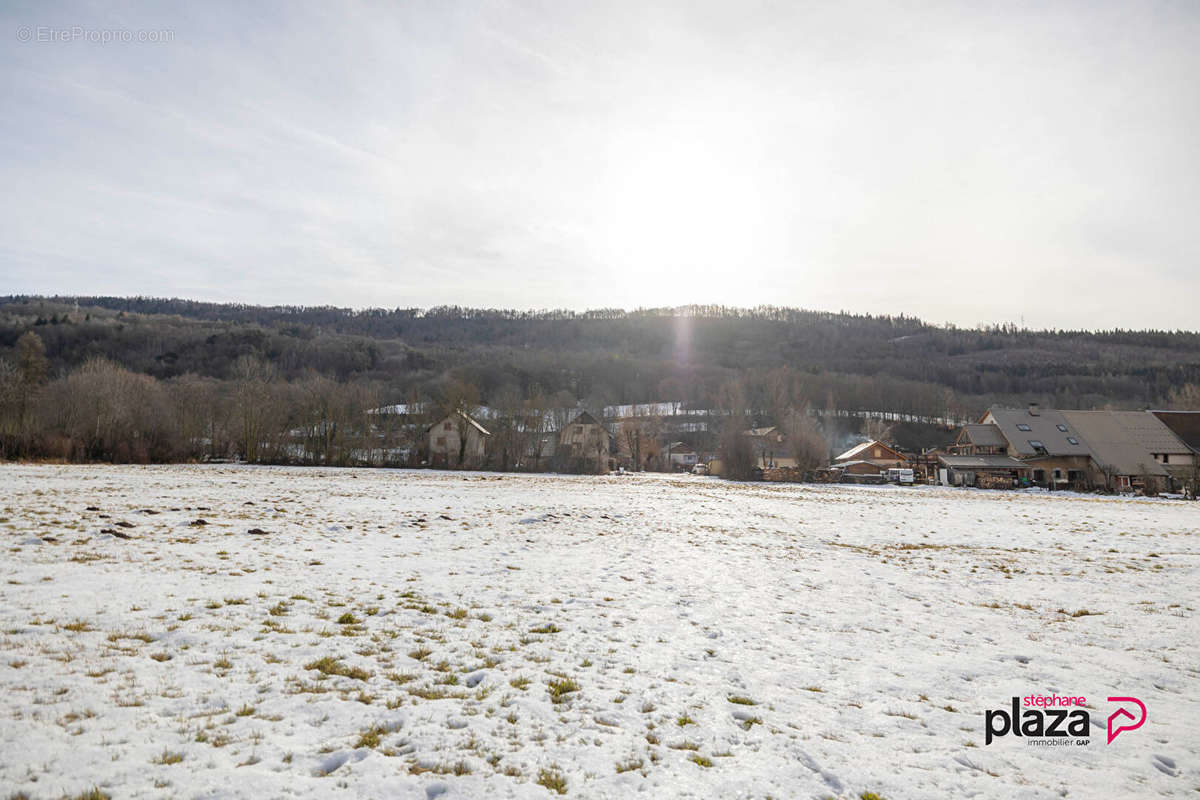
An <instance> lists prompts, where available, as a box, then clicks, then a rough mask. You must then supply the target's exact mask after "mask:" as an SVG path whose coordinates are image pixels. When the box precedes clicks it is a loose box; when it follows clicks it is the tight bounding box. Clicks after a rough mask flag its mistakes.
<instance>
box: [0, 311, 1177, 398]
mask: <svg viewBox="0 0 1200 800" xmlns="http://www.w3.org/2000/svg"><path fill="white" fill-rule="evenodd" d="M29 330H33V331H35V332H37V334H38V335H39V337H40V338H41V339H42V341H43V342H44V344H45V348H46V355H47V357H48V359H49V362H50V367H51V370H52V371H59V372H61V371H64V370H68V369H70V368H72V367H75V366H77V365H79V364H81V363H83V362H84V361H86V360H87V359H89V358H92V357H96V356H100V357H105V358H108V359H110V360H112V361H115V362H117V363H119V364H121V365H123V366H125V367H127V368H129V369H131V370H134V371H136V372H143V373H146V374H149V375H153V376H155V377H158V378H171V377H175V376H180V375H184V374H196V375H202V376H211V377H215V378H227V377H229V375H230V374H231V369H232V367H233V363H234V362H235V360H237V359H238V358H239V357H241V356H253V357H256V358H258V359H261V360H263V361H264V362H269V363H270V364H272V365H274V366H275V367H276V368H277V369H278V371H279V374H280V375H281V376H283V377H285V378H286V377H291V378H294V377H299V376H301V375H303V374H311V372H312V371H315V372H317V373H320V374H324V375H327V376H330V377H335V378H337V379H339V380H370V381H375V382H380V383H382V384H384V385H386V386H388V387H390V390H391V391H392V392H393V393H395V394H396V395H397V396H400V395H403V394H404V393H411V392H413V391H435V390H436V384H437V383H438V382H439V381H444V380H446V379H447V378H448V376H452V377H454V378H456V379H461V380H467V381H470V382H471V383H472V384H473V385H474V386H476V387H478V389H479V391H480V393H481V399H482V400H484V401H487V400H488V395H489V394H490V393H494V392H496V391H498V390H499V389H500V388H501V387H506V386H514V387H516V388H518V389H520V390H522V391H526V392H527V391H529V389H530V387H531V386H534V385H536V386H537V388H538V389H539V390H540V391H544V392H559V391H563V392H569V393H571V394H573V395H574V396H575V397H577V398H579V399H581V400H583V399H596V400H600V399H602V400H606V401H610V402H621V403H625V402H641V401H645V400H650V399H682V400H685V401H691V402H695V403H702V404H713V403H714V402H716V400H717V399H718V398H717V397H716V396H717V394H718V393H720V392H721V390H722V386H723V385H725V384H728V383H729V382H730V381H737V380H739V379H741V380H742V381H743V383H746V381H745V379H746V378H747V377H749V378H750V380H749V382H748V383H747V391H748V393H749V395H750V396H749V398H748V400H749V401H750V402H751V404H752V405H753V404H754V401H755V400H756V397H755V393H756V392H758V393H761V392H763V391H769V388H758V389H756V388H755V385H756V383H755V380H754V379H755V377H756V376H757V377H758V378H761V377H762V376H764V375H766V374H768V373H770V372H772V371H774V372H776V373H778V372H779V370H780V368H786V370H785V372H786V373H788V374H789V376H790V377H789V381H790V382H791V383H792V384H795V383H796V382H799V384H800V388H799V389H796V388H795V386H793V387H792V389H790V390H789V391H799V392H800V393H801V394H805V395H809V396H808V397H806V398H805V399H807V400H808V401H809V402H811V403H814V404H816V405H826V404H827V403H828V402H830V401H831V402H832V403H833V404H835V405H837V406H840V407H850V406H860V407H864V406H869V405H871V404H880V406H881V407H883V408H892V409H895V410H904V411H917V412H939V411H943V410H945V409H946V408H947V407H948V406H950V405H952V404H953V405H957V406H959V407H960V408H961V409H962V410H967V411H975V410H977V409H979V408H981V407H983V406H986V405H987V404H988V403H991V402H1015V403H1023V402H1025V401H1026V400H1040V401H1042V402H1045V403H1052V404H1055V405H1059V406H1068V407H1080V408H1090V407H1096V406H1101V405H1105V404H1113V405H1117V406H1125V407H1143V406H1148V405H1149V406H1153V405H1161V404H1164V403H1165V402H1167V400H1168V398H1169V396H1170V394H1171V391H1172V390H1173V389H1178V388H1180V387H1182V386H1183V385H1184V384H1188V383H1200V333H1196V332H1184V331H1175V332H1170V331H1129V330H1112V331H1056V330H1049V331H1046V330H1043V331H1032V330H1019V329H1016V328H1014V327H1012V326H995V327H988V328H980V329H964V328H955V327H946V326H935V325H930V324H928V323H925V322H922V321H921V320H918V319H915V318H913V317H907V316H903V315H901V316H871V315H854V314H833V313H825V312H815V311H804V310H799V309H791V308H775V307H759V308H754V309H737V308H726V307H719V306H689V307H682V308H676V309H643V310H637V311H628V312H627V311H622V310H617V309H602V310H595V311H587V312H572V311H511V310H495V309H466V308H457V307H440V308H433V309H424V310H422V309H394V310H385V309H368V310H362V311H354V310H350V309H342V308H334V307H298V306H270V307H263V306H248V305H231V304H215V303H201V302H194V301H188V300H177V299H156V298H143V297H137V298H120V297H22V296H10V297H4V298H0V358H3V357H10V358H11V356H12V353H13V347H14V345H15V343H16V341H17V339H18V337H20V336H21V335H22V334H23V333H24V332H26V331H29ZM758 383H760V384H763V386H765V385H766V383H769V381H767V382H765V383H764V382H763V381H761V380H760V381H758ZM830 394H833V395H835V396H834V397H832V398H830V397H829V395H830Z"/></svg>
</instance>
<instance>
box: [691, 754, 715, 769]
mask: <svg viewBox="0 0 1200 800" xmlns="http://www.w3.org/2000/svg"><path fill="white" fill-rule="evenodd" d="M688 761H691V762H692V763H693V764H699V765H700V766H702V767H711V766H712V759H711V758H709V757H708V756H702V755H700V754H699V753H692V754H691V755H690V756H688Z"/></svg>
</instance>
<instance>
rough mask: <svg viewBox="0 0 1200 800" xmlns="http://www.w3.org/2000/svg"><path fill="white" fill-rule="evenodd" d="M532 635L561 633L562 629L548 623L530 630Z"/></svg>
mask: <svg viewBox="0 0 1200 800" xmlns="http://www.w3.org/2000/svg"><path fill="white" fill-rule="evenodd" d="M529 632H530V633H561V632H562V628H560V627H558V626H557V625H555V624H554V623H553V622H547V623H546V624H545V625H539V626H537V627H536V628H530V629H529Z"/></svg>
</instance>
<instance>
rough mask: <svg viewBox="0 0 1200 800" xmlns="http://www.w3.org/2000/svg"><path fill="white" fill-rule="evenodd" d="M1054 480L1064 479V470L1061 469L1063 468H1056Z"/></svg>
mask: <svg viewBox="0 0 1200 800" xmlns="http://www.w3.org/2000/svg"><path fill="white" fill-rule="evenodd" d="M1054 480H1056V481H1059V480H1062V470H1061V469H1057V468H1055V470H1054Z"/></svg>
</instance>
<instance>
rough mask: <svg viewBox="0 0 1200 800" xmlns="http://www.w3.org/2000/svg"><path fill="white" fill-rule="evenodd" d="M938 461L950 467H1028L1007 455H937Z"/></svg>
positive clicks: (982, 468)
mask: <svg viewBox="0 0 1200 800" xmlns="http://www.w3.org/2000/svg"><path fill="white" fill-rule="evenodd" d="M938 461H939V462H940V463H942V464H945V465H946V466H947V467H950V468H952V469H977V470H986V469H1029V465H1028V464H1026V463H1025V462H1023V461H1017V460H1016V459H1015V458H1011V457H1009V456H938Z"/></svg>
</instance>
